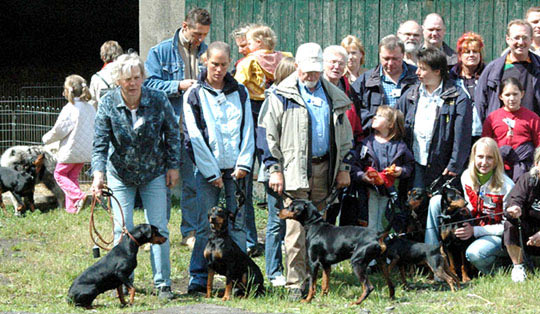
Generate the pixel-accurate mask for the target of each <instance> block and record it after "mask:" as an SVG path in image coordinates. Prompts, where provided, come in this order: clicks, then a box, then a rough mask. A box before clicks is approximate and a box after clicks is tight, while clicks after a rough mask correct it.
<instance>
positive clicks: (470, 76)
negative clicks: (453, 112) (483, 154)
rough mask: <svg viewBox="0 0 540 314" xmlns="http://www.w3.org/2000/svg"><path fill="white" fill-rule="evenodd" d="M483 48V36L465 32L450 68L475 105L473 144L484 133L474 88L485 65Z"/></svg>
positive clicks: (453, 76)
mask: <svg viewBox="0 0 540 314" xmlns="http://www.w3.org/2000/svg"><path fill="white" fill-rule="evenodd" d="M483 48H484V40H483V39H482V36H480V35H478V34H476V33H473V32H467V33H464V34H463V35H461V37H460V38H459V39H458V41H457V49H456V50H457V54H458V63H457V64H456V65H455V66H453V67H452V69H451V70H450V78H451V79H453V80H455V81H456V83H457V85H459V86H461V87H462V88H463V90H464V91H465V93H466V94H467V95H468V96H469V98H470V99H471V105H472V106H473V123H472V141H471V144H474V142H476V140H477V139H479V138H480V137H481V135H482V122H481V121H480V118H479V117H478V113H477V111H476V108H475V107H474V89H475V88H476V83H477V82H478V78H479V77H480V74H482V71H483V70H484V67H485V64H484V53H483Z"/></svg>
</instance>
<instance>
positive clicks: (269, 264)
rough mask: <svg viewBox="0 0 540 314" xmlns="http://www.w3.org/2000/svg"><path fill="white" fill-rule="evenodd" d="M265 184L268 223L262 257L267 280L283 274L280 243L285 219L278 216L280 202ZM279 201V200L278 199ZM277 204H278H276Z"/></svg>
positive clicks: (283, 234) (283, 233)
mask: <svg viewBox="0 0 540 314" xmlns="http://www.w3.org/2000/svg"><path fill="white" fill-rule="evenodd" d="M265 185H266V201H267V202H268V223H267V226H266V241H265V248H264V251H265V253H264V259H265V265H266V277H268V279H269V280H272V279H274V278H276V277H277V276H282V275H283V262H282V254H281V243H282V242H283V238H284V237H285V220H281V219H279V217H278V213H279V207H281V205H280V203H278V199H277V198H276V197H275V195H274V194H273V193H274V192H273V191H270V189H269V188H268V185H267V184H265ZM279 202H281V200H280V201H279ZM278 204H279V205H278Z"/></svg>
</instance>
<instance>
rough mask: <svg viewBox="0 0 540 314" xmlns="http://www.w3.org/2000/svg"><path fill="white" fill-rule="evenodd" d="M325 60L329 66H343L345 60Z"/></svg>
mask: <svg viewBox="0 0 540 314" xmlns="http://www.w3.org/2000/svg"><path fill="white" fill-rule="evenodd" d="M325 62H326V63H327V64H329V65H331V66H338V67H342V66H345V62H343V61H339V60H328V61H325Z"/></svg>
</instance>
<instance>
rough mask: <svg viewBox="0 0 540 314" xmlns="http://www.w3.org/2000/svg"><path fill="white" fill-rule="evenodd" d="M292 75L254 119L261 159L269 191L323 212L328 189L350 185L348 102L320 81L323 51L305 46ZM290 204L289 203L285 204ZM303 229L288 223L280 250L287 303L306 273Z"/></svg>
mask: <svg viewBox="0 0 540 314" xmlns="http://www.w3.org/2000/svg"><path fill="white" fill-rule="evenodd" d="M295 59H296V60H295V61H296V68H297V70H296V72H295V73H293V74H291V75H290V76H289V77H287V78H286V79H285V80H283V81H282V82H281V83H280V84H279V85H278V86H277V88H276V90H275V91H274V92H272V93H270V95H269V96H268V97H267V98H266V99H265V101H264V105H263V107H265V108H267V109H268V111H267V113H266V114H265V115H264V116H261V117H260V119H259V130H258V132H259V136H265V137H264V138H265V139H266V141H262V142H264V143H261V145H262V146H263V147H262V148H263V161H264V163H265V166H266V169H268V170H269V172H270V179H269V182H268V185H269V187H270V188H271V189H272V190H273V191H274V192H276V193H278V194H281V193H282V192H283V191H284V190H286V191H287V192H288V193H289V194H290V195H291V196H292V197H294V198H304V199H310V200H312V201H313V202H314V204H316V205H317V208H318V209H319V210H322V209H323V208H324V207H325V206H326V204H325V200H326V198H327V196H328V194H329V193H330V191H331V189H332V188H337V189H339V188H342V187H346V186H348V185H349V184H350V181H351V180H350V177H349V171H350V166H349V165H348V164H346V163H344V162H343V159H344V157H345V155H346V154H347V153H348V152H349V150H350V149H351V147H352V131H351V125H350V124H349V119H347V116H346V114H345V111H346V110H347V109H348V108H349V106H350V105H351V101H350V100H349V98H348V97H347V96H346V95H345V93H343V92H342V91H341V90H340V89H339V88H337V87H336V86H335V85H334V84H332V83H330V82H328V81H327V80H325V79H323V78H322V77H321V74H322V71H323V57H322V49H321V47H320V46H319V45H318V44H316V43H306V44H303V45H301V46H300V47H298V50H297V52H296V58H295ZM287 201H290V200H287ZM305 243H306V239H305V231H304V228H303V227H302V225H301V224H300V223H298V222H296V221H293V220H287V226H286V234H285V251H286V254H287V284H286V287H287V288H288V289H289V291H290V298H291V299H300V298H301V297H302V292H303V291H302V287H303V284H304V280H305V279H306V277H307V275H306V272H307V266H306V247H305Z"/></svg>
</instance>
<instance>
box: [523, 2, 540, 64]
mask: <svg viewBox="0 0 540 314" xmlns="http://www.w3.org/2000/svg"><path fill="white" fill-rule="evenodd" d="M525 19H526V20H527V22H529V24H531V26H532V28H533V36H532V44H531V51H532V52H534V53H535V54H537V55H540V6H537V7H530V8H529V10H527V15H525Z"/></svg>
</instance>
